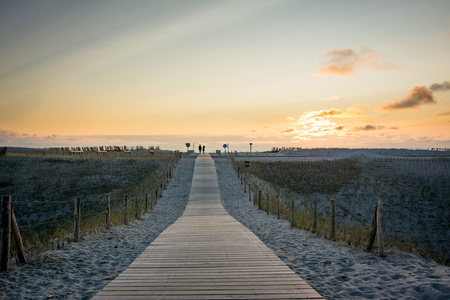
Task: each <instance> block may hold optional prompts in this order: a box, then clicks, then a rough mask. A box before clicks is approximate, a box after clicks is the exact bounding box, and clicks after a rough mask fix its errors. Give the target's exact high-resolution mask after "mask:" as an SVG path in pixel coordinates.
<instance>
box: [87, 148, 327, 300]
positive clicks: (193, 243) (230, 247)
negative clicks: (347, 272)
mask: <svg viewBox="0 0 450 300" xmlns="http://www.w3.org/2000/svg"><path fill="white" fill-rule="evenodd" d="M92 299H95V300H99V299H322V297H321V296H320V295H319V294H318V293H317V292H316V291H315V290H314V289H312V288H311V287H310V286H309V285H308V284H307V283H306V282H305V281H303V280H302V279H301V278H300V277H298V276H297V275H296V274H295V273H294V272H293V271H292V270H291V269H289V268H288V267H287V266H286V265H285V264H284V263H283V262H282V261H281V260H280V259H279V258H278V257H277V256H276V255H275V254H274V253H273V252H272V251H271V250H270V249H269V248H267V247H266V246H265V245H264V244H263V243H262V242H261V241H260V240H259V239H258V238H257V237H256V236H255V235H254V234H253V233H252V232H251V231H250V230H248V229H247V228H246V227H244V226H243V225H242V224H240V223H239V222H237V221H236V220H235V219H233V218H232V217H231V216H230V215H228V214H227V212H226V211H225V209H224V207H223V206H222V203H221V200H220V195H219V185H218V180H217V174H216V168H215V165H214V161H213V160H212V159H211V156H210V155H208V154H206V155H199V156H198V158H197V159H196V162H195V168H194V177H193V180H192V187H191V192H190V196H189V202H188V205H187V207H186V210H185V212H184V214H183V215H182V216H181V217H180V218H179V219H178V220H177V221H176V222H175V223H174V224H172V225H171V226H170V227H169V228H167V229H166V230H165V231H164V232H162V233H161V235H160V236H159V237H158V238H156V239H155V240H154V241H153V243H152V244H151V245H150V246H149V247H148V248H147V249H146V250H145V251H144V252H143V253H142V254H141V255H140V256H139V257H138V258H137V259H136V260H135V261H134V262H133V263H132V264H131V265H130V266H129V267H128V268H127V269H126V270H125V271H124V272H123V273H122V274H120V275H119V276H118V277H117V278H116V279H114V280H113V281H112V282H110V283H109V284H108V285H107V286H106V287H105V288H104V289H103V290H101V291H100V292H99V293H98V294H97V295H96V296H94V297H93V298H92Z"/></svg>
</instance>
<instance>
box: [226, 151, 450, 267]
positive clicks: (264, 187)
mask: <svg viewBox="0 0 450 300" xmlns="http://www.w3.org/2000/svg"><path fill="white" fill-rule="evenodd" d="M234 167H235V170H239V172H240V173H241V175H242V176H244V178H246V181H247V182H248V183H250V184H251V185H252V186H253V187H254V188H253V189H254V190H255V191H259V190H261V191H263V192H262V199H261V203H262V204H261V207H262V208H263V209H266V207H267V203H266V202H265V201H266V198H267V196H266V195H271V196H270V197H269V199H270V200H269V201H270V205H269V208H270V212H271V213H274V214H276V201H275V200H274V199H277V198H279V199H280V215H281V217H282V218H284V219H287V220H291V212H290V209H291V205H290V203H291V199H294V202H295V220H294V225H295V226H296V227H298V228H302V229H305V230H309V231H314V232H315V233H316V234H317V235H319V236H323V237H326V238H329V237H330V219H329V217H330V206H329V200H330V198H335V199H336V216H337V225H336V237H335V240H336V241H340V242H342V243H345V244H347V245H349V246H352V247H357V248H360V249H365V248H366V247H367V243H368V238H369V233H370V227H371V221H372V218H373V214H374V210H375V207H376V201H377V199H383V201H384V207H383V210H384V224H383V227H384V232H385V237H386V238H385V241H386V245H387V246H388V247H389V248H390V249H391V251H396V250H399V251H408V252H414V253H418V254H420V255H423V256H425V257H428V258H431V259H433V260H435V261H437V262H438V263H441V264H444V265H449V264H450V261H449V253H450V245H449V244H448V243H446V237H445V236H448V226H449V224H448V220H449V219H450V203H449V201H450V199H449V197H448V195H450V160H449V159H447V158H430V159H394V158H388V159H370V160H367V159H364V160H361V159H360V160H358V159H355V158H354V159H339V160H322V161H314V162H305V161H303V162H302V161H300V162H258V161H252V162H251V164H250V167H245V165H244V161H242V160H234ZM255 194H256V196H257V195H258V194H259V193H258V192H256V193H255ZM314 199H317V200H318V203H319V205H318V209H319V217H318V220H317V228H316V229H315V230H313V225H312V224H313V203H314ZM375 245H376V243H375Z"/></svg>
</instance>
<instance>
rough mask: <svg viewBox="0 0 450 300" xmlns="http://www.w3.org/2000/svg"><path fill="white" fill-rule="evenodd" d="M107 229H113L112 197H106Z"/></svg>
mask: <svg viewBox="0 0 450 300" xmlns="http://www.w3.org/2000/svg"><path fill="white" fill-rule="evenodd" d="M106 229H107V230H109V229H111V198H110V197H109V196H108V197H106Z"/></svg>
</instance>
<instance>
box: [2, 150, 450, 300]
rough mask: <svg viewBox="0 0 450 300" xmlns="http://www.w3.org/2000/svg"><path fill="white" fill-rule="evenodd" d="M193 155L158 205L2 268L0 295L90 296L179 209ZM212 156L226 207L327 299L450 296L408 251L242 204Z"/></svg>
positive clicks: (437, 272)
mask: <svg viewBox="0 0 450 300" xmlns="http://www.w3.org/2000/svg"><path fill="white" fill-rule="evenodd" d="M194 159H195V156H193V157H184V158H183V159H182V160H181V161H180V162H179V165H178V167H177V169H176V171H175V176H174V179H173V180H172V181H171V183H170V184H169V186H168V189H167V190H166V191H165V192H164V194H163V197H162V198H161V199H160V201H159V202H158V205H156V206H155V208H154V210H153V211H151V212H150V213H149V214H146V215H145V216H144V217H143V218H142V219H141V220H140V221H138V222H135V223H133V224H131V225H129V226H119V227H115V228H113V229H112V230H109V231H103V232H102V233H101V234H97V235H92V236H89V237H86V238H85V239H84V240H83V241H81V242H79V243H74V244H71V245H70V246H67V247H66V248H63V249H60V250H55V251H52V252H48V253H47V255H46V256H45V257H43V258H42V259H40V260H38V259H36V258H35V259H30V264H29V265H13V266H11V271H10V272H7V273H1V274H0V299H60V298H67V299H89V298H91V297H92V296H93V295H95V293H96V292H97V291H99V290H100V289H102V288H103V287H104V286H105V285H106V284H107V283H108V282H109V281H110V280H112V279H113V278H115V277H116V276H117V275H118V274H119V273H120V272H122V271H123V270H124V269H125V268H126V267H127V266H128V265H129V264H130V263H131V262H132V261H133V260H134V259H135V258H136V257H137V256H138V255H139V254H140V253H141V252H142V251H143V250H144V249H145V248H146V247H147V246H148V245H149V244H150V243H151V242H152V241H153V240H154V239H155V238H156V237H157V236H158V235H159V233H160V232H162V231H163V230H164V229H165V228H167V227H168V226H169V225H170V224H172V223H173V222H174V221H175V220H176V219H177V218H178V217H179V216H180V215H181V214H182V212H183V210H184V207H185V205H186V203H187V201H188V198H189V191H190V184H191V180H192V172H193V166H194ZM215 161H216V167H217V172H218V175H219V185H220V190H221V197H222V201H223V203H224V206H225V208H226V209H227V211H228V212H229V213H230V214H231V215H232V216H233V217H234V218H236V219H237V220H238V221H239V222H241V223H243V224H244V225H245V226H247V227H248V228H249V229H250V230H252V231H253V232H254V233H255V234H256V235H257V236H258V237H259V238H260V239H261V240H262V241H263V242H264V243H265V244H266V245H267V246H269V247H270V248H271V249H272V250H273V251H275V253H276V254H277V255H278V256H279V257H280V258H281V259H282V260H283V261H284V262H285V263H286V264H287V265H288V266H289V267H291V268H292V269H293V270H294V271H295V272H296V273H297V274H299V275H300V276H301V277H302V278H303V279H305V280H306V281H307V282H308V283H309V284H310V285H311V286H312V287H313V288H315V289H316V290H317V291H318V292H319V293H321V294H322V295H323V296H324V297H325V298H327V299H450V268H448V267H445V266H442V265H439V264H437V263H434V262H432V261H430V260H426V259H424V258H422V257H420V256H418V255H414V254H405V253H392V254H389V255H388V256H387V257H386V258H379V257H377V256H375V255H373V254H370V253H367V252H364V251H357V250H352V249H350V248H348V247H346V246H344V245H341V244H339V243H335V242H330V241H328V240H325V239H323V238H318V237H316V236H315V235H314V234H312V233H309V232H306V231H303V230H300V229H292V228H290V225H289V223H288V222H286V221H283V220H278V219H276V217H275V216H272V215H267V214H266V213H265V212H262V211H258V210H257V208H256V207H254V206H253V205H252V204H251V203H250V202H249V201H248V194H244V192H243V188H242V186H241V185H240V180H239V179H238V178H237V176H236V174H235V172H234V170H233V168H232V165H231V162H230V161H229V160H228V159H226V158H224V157H219V158H216V160H215Z"/></svg>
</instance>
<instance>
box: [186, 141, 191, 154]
mask: <svg viewBox="0 0 450 300" xmlns="http://www.w3.org/2000/svg"><path fill="white" fill-rule="evenodd" d="M190 146H191V143H186V148H187V152H189V147H190Z"/></svg>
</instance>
